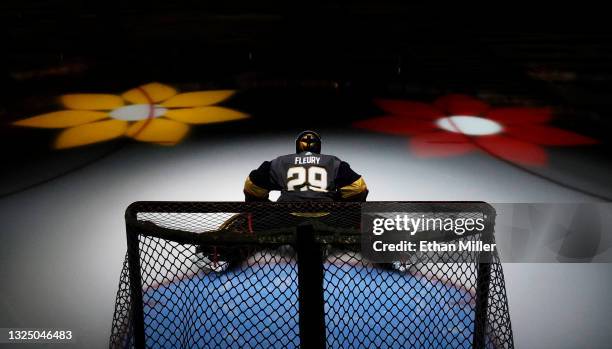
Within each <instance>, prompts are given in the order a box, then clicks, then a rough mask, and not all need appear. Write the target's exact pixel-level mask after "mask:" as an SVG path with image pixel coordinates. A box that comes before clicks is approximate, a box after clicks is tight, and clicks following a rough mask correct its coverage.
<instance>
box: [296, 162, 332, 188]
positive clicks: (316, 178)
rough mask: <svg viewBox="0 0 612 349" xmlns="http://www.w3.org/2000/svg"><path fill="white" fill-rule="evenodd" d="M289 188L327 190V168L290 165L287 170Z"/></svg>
mask: <svg viewBox="0 0 612 349" xmlns="http://www.w3.org/2000/svg"><path fill="white" fill-rule="evenodd" d="M287 190H289V191H295V190H300V191H307V190H312V191H320V192H326V191H327V170H326V169H324V168H323V167H317V166H311V167H309V168H305V167H290V168H289V170H287Z"/></svg>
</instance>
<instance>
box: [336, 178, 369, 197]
mask: <svg viewBox="0 0 612 349" xmlns="http://www.w3.org/2000/svg"><path fill="white" fill-rule="evenodd" d="M366 189H368V187H367V186H366V183H365V181H364V180H363V177H359V179H358V180H356V181H354V182H353V183H351V184H349V185H345V186H344V187H342V188H340V195H341V196H342V198H343V199H346V198H349V197H351V196H353V195H357V194H360V193H363V192H364V191H365V190H366Z"/></svg>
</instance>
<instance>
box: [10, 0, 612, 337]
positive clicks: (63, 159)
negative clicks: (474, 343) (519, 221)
mask: <svg viewBox="0 0 612 349" xmlns="http://www.w3.org/2000/svg"><path fill="white" fill-rule="evenodd" d="M556 6H558V5H555V7H550V8H534V7H532V6H529V7H526V6H523V5H518V4H496V6H483V7H476V6H475V5H472V6H471V7H469V8H468V7H464V6H462V5H458V4H454V5H446V4H443V3H440V4H436V5H435V6H434V5H430V6H425V5H407V4H402V3H401V2H374V1H357V2H351V3H349V2H343V1H332V2H327V3H325V2H311V3H300V4H291V5H290V4H284V3H267V4H264V3H258V2H249V1H235V2H231V3H229V2H228V3H226V2H223V3H212V2H197V1H191V2H187V3H183V4H181V5H178V4H171V3H166V2H159V1H152V2H146V3H139V4H125V3H122V2H117V1H107V2H99V3H88V2H85V1H62V2H60V1H35V2H20V1H5V2H3V3H2V4H1V5H0V26H1V28H2V33H3V34H4V35H3V38H4V40H3V44H2V54H1V55H0V62H1V65H0V86H1V94H0V148H1V151H2V171H1V172H0V178H1V181H0V222H2V226H1V227H2V228H1V229H0V265H1V267H0V278H1V280H2V284H1V286H0V328H63V329H71V330H72V331H73V332H74V334H75V342H74V343H72V344H66V346H70V345H72V346H74V347H84V348H102V347H108V346H109V338H111V326H113V324H116V321H117V319H116V318H115V319H114V318H113V316H114V314H115V315H116V313H115V310H116V309H115V302H116V300H117V295H118V293H117V290H118V287H120V286H121V285H125V284H123V283H122V284H120V280H124V279H125V278H124V277H125V276H126V275H124V274H122V270H124V271H125V269H122V268H123V267H124V265H123V263H124V259H125V256H126V250H127V241H126V222H125V217H124V214H125V210H126V208H127V207H128V206H129V205H130V204H131V203H133V202H135V201H194V202H196V201H197V202H201V201H242V200H243V199H244V196H243V192H242V189H243V184H244V180H245V178H246V176H247V175H248V174H249V172H250V171H251V170H252V169H254V168H256V167H257V166H259V165H260V164H261V163H262V161H265V160H270V159H272V158H275V157H276V156H278V155H282V154H288V153H291V152H293V151H294V149H295V148H294V140H295V136H296V135H297V134H298V133H299V132H300V131H302V130H304V129H315V130H317V131H319V132H320V134H321V136H322V138H323V150H322V151H323V153H328V154H333V155H337V156H339V157H340V158H342V159H343V160H346V161H347V162H349V163H350V164H351V167H352V168H353V169H354V170H355V171H356V172H358V173H359V174H361V175H362V176H363V177H364V178H365V181H366V182H367V185H368V188H369V190H370V194H369V196H368V200H369V201H485V202H488V203H492V204H493V206H495V204H509V203H517V204H576V203H588V204H597V205H603V206H605V205H607V204H608V203H609V201H610V200H611V199H612V183H611V181H610V178H612V163H611V162H610V158H611V157H610V155H611V150H612V149H611V148H610V137H609V135H608V132H610V131H611V130H612V119H611V118H610V116H611V115H612V99H611V98H610V94H611V93H612V32H611V31H610V28H609V19H608V18H607V17H606V16H607V13H606V10H603V9H589V10H588V11H586V10H582V9H580V8H569V7H568V8H560V9H559V8H557V7H556ZM575 6H576V7H578V5H575ZM459 130H460V131H459ZM603 206H602V207H603ZM496 207H497V206H496ZM605 207H608V211H607V212H611V211H609V209H610V208H609V206H605ZM225 218H229V217H225ZM501 218H503V215H500V211H499V209H498V223H497V224H498V225H499V224H500V223H499V221H500V219H501ZM546 224H549V225H550V226H553V225H554V222H547V223H546ZM496 234H497V237H498V238H499V237H500V234H502V233H501V232H500V231H499V230H497V231H496ZM609 235H610V230H609V228H608V226H606V225H605V224H602V225H601V226H599V227H598V228H597V231H596V232H595V233H594V234H591V235H589V238H590V239H591V238H594V237H593V236H596V237H595V238H594V239H596V240H597V241H598V243H599V244H598V246H599V250H597V251H593V252H592V253H591V254H589V255H581V256H580V258H581V259H580V261H581V262H582V263H558V262H556V263H510V262H509V261H510V260H505V258H504V257H505V255H504V251H501V264H499V265H503V274H504V277H505V293H504V294H503V297H507V304H508V308H509V312H507V311H504V312H501V314H502V315H501V316H502V318H504V319H505V317H504V316H509V320H511V323H512V337H513V341H514V346H515V347H516V348H609V347H610V343H611V342H612V321H611V320H612V298H611V297H610V291H611V289H612V269H611V267H610V264H608V263H596V262H599V261H600V259H598V257H597V256H598V255H599V253H604V252H606V251H608V249H609V247H610V244H609V242H610V241H611V240H610V239H608V236H609ZM160 244H161V243H160ZM287 253H293V252H291V251H290V252H287V251H284V252H283V253H280V254H279V255H280V256H281V257H270V256H274V254H265V253H263V254H260V255H258V256H259V257H257V258H263V259H266V258H267V259H266V260H267V261H269V259H270V258H272V259H273V258H280V259H281V260H276V261H275V262H274V263H272V264H270V263H268V264H261V265H260V264H258V262H257V259H255V260H252V261H251V262H252V263H255V264H258V267H257V268H256V269H253V270H251V271H250V272H251V273H253V274H252V275H251V274H248V275H246V276H245V275H243V276H241V277H243V279H240V278H238V279H235V280H233V281H232V279H231V278H229V277H228V276H227V275H222V274H220V276H218V277H217V278H216V279H214V280H212V281H211V283H210V284H209V285H208V286H207V287H211V288H212V289H211V290H210V291H211V294H213V295H214V296H215V297H218V298H217V299H198V302H211V303H210V304H213V305H214V306H216V307H219V309H221V310H223V312H224V313H225V314H227V313H231V312H232V309H227V307H230V308H231V307H235V308H236V309H238V310H240V311H241V312H242V313H241V314H242V315H241V316H245V317H241V318H240V319H239V320H240V321H242V322H244V323H251V324H253V325H252V326H251V327H248V328H249V330H251V329H252V330H253V331H261V333H267V332H265V331H269V332H271V333H272V334H273V335H274V336H276V337H277V340H276V341H275V342H271V341H270V342H266V341H263V340H262V341H261V342H256V343H255V344H259V345H261V346H264V347H279V348H280V347H295V346H297V345H298V344H299V342H296V341H294V339H292V337H291V336H292V335H295V333H296V331H297V326H298V325H297V323H295V321H296V320H295V318H291V317H289V318H286V317H283V316H281V315H279V316H278V318H274V319H275V320H274V321H273V323H265V322H264V323H263V325H261V324H257V323H256V322H254V321H253V319H255V318H258V311H260V312H262V313H266V312H267V313H270V312H273V309H272V308H274V307H275V308H279V307H280V308H282V307H286V309H293V308H291V307H294V306H295V305H296V304H297V303H296V302H297V293H296V289H295V287H297V286H295V285H294V284H293V283H291V282H287V283H286V284H283V283H282V282H283V281H282V280H294V279H295V278H297V274H296V273H295V272H294V271H293V269H295V268H294V267H295V266H294V265H293V264H292V263H294V262H289V261H285V259H287V260H290V259H291V258H289V257H287V255H286V254H287ZM330 258H331V257H330ZM504 261H506V263H504ZM513 261H514V260H513ZM587 262H593V263H587ZM352 263H353V265H356V264H359V263H362V262H361V260H359V261H358V262H352ZM496 265H497V264H496ZM328 267H329V268H339V269H338V270H336V269H334V273H336V274H337V273H341V272H344V269H342V268H344V267H343V266H338V264H337V263H336V264H334V263H331V264H330V265H328ZM377 270H378V269H377ZM346 273H348V274H346V275H345V276H344V277H343V278H340V279H338V280H335V279H325V280H326V281H325V282H326V283H329V282H332V283H333V282H336V283H339V282H341V281H342V280H344V281H346V280H347V279H353V284H351V285H352V286H351V285H349V286H345V288H344V289H343V288H340V287H338V288H337V289H335V288H333V287H330V288H327V289H326V292H329V294H327V296H328V297H332V298H333V297H339V296H340V295H346V294H345V293H343V292H346V289H347V288H348V289H350V287H353V288H355V289H359V287H361V286H364V285H369V286H370V287H371V285H376V284H381V285H382V284H383V283H384V284H385V285H387V286H389V287H391V289H392V290H395V289H394V288H393V287H398V289H401V288H402V287H403V286H405V287H408V286H406V284H409V285H410V287H416V286H415V285H416V284H415V283H419V282H421V281H422V280H421V279H418V278H413V279H408V280H405V279H404V280H402V279H398V277H397V273H389V274H386V273H385V272H383V271H376V272H375V273H373V274H372V273H369V274H368V273H363V272H362V271H361V269H359V268H357V269H354V270H352V271H350V272H346ZM351 273H352V274H351ZM271 275H274V277H273V276H271ZM267 278H269V279H267ZM266 279H267V280H268V283H269V284H274V285H276V286H279V285H280V286H282V287H281V289H282V290H283V292H281V293H274V292H277V291H273V292H272V291H271V293H270V294H269V295H268V298H266V300H269V303H270V304H268V305H265V304H263V303H262V304H260V305H259V307H253V308H249V309H246V308H244V309H243V308H241V306H242V305H240V304H239V303H238V302H237V300H236V299H237V297H239V296H240V295H241V294H243V293H240V292H247V293H248V292H249V291H250V290H264V291H265V289H266V287H267V285H266V284H263V283H262V284H257V281H258V280H264V281H265V280H266ZM189 280H190V279H189ZM189 280H188V281H186V283H185V284H180V283H179V284H171V285H170V284H166V285H163V284H162V285H161V286H160V285H158V286H156V287H161V288H163V287H167V288H172V287H175V288H176V289H181V287H183V288H189V287H191V285H190V284H189V282H190V281H189ZM240 280H242V281H240ZM279 280H281V281H279ZM355 280H358V281H360V282H357V281H355ZM419 280H421V281H419ZM232 282H239V285H240V286H236V287H234V288H232V289H231V290H230V291H227V292H225V293H224V292H221V291H219V290H220V288H222V287H227V286H228V283H230V284H231V283H232ZM262 282H263V281H262ZM278 282H281V284H276V283H278ZM249 283H253V285H250V284H249ZM394 285H396V286H394ZM402 285H403V286H402ZM230 286H231V285H230ZM400 286H402V287H400ZM421 286H422V287H423V289H424V290H426V291H427V292H426V293H428V296H423V298H422V299H421V302H425V303H430V304H436V305H437V306H432V307H431V309H428V310H427V314H428V316H431V317H433V318H435V317H436V316H442V317H443V315H441V314H445V313H447V312H453V313H455V314H458V315H459V316H460V317H462V318H463V315H462V314H463V312H464V311H465V304H460V303H453V304H452V305H449V304H447V303H445V302H446V301H448V300H445V299H439V298H436V296H435V295H434V294H435V293H436V291H438V292H442V291H444V288H445V287H447V288H448V286H447V285H444V284H437V286H436V285H433V286H432V284H424V285H421ZM126 287H129V285H128V286H126ZM283 287H284V288H283ZM176 289H173V290H171V291H169V292H172V293H176V292H179V291H177V290H176ZM119 290H120V291H121V289H119ZM330 290H331V291H330ZM333 290H336V291H333ZM452 290H453V292H459V293H457V294H462V293H461V292H463V291H461V290H459V291H457V290H458V289H457V288H452ZM239 291H240V292H239ZM429 292H431V296H430V295H429V294H430V293H429ZM239 293H240V294H239ZM349 293H350V292H349ZM468 293H469V292H468ZM466 294H467V293H466ZM352 295H353V296H351V297H353V298H351V297H348V298H347V299H348V300H349V301H350V302H355V303H362V304H364V306H365V305H368V306H370V307H372V309H376V308H377V307H386V306H389V303H377V302H376V300H375V299H372V298H367V297H365V296H364V295H359V296H355V295H354V294H352ZM145 296H146V295H145ZM378 296H379V297H381V295H380V294H379V295H378ZM382 296H388V294H383V295H382ZM412 296H414V295H412ZM193 297H196V299H197V297H198V296H197V295H195V296H193ZM406 297H411V295H410V294H409V293H408V294H407V295H406ZM500 297H501V296H500ZM334 299H336V298H334ZM504 299H505V298H504ZM498 300H499V299H498ZM338 302H342V300H341V297H339V298H338ZM398 302H399V304H404V305H406V304H410V302H411V300H410V299H406V298H402V299H400V300H399V301H398ZM502 303H504V302H502V301H500V304H502ZM381 304H382V305H381ZM147 306H152V305H151V304H147ZM223 307H226V308H223ZM238 310H236V311H238ZM207 311H212V310H207V309H204V310H202V309H199V310H197V311H194V312H191V313H190V314H191V316H195V317H198V316H205V315H206V314H207V313H206V312H207ZM291 311H294V312H297V310H295V309H293V310H291ZM291 311H290V313H291ZM360 311H361V310H360ZM496 311H497V310H496ZM364 312H365V313H367V309H366V310H363V312H361V313H360V312H359V311H356V312H352V310H351V311H347V312H346V313H343V314H341V315H342V316H344V317H345V318H343V319H344V320H346V318H351V319H354V318H355V317H360V316H362V314H364ZM181 314H182V313H181ZM245 314H246V315H245ZM291 314H293V313H291ZM415 314H418V313H415ZM294 315H295V314H294ZM165 316H166V318H167V319H168V316H170V315H169V314H165ZM180 316H183V315H176V314H174V315H172V316H171V318H172V319H174V318H175V317H180ZM338 316H340V315H338ZM406 316H407V317H411V316H414V314H413V313H406ZM465 316H468V315H465ZM268 320H269V319H268ZM268 320H266V321H268ZM412 320H414V319H413V318H412ZM169 321H173V320H169ZM192 321H194V322H195V323H196V324H197V323H198V322H197V321H196V320H193V319H192ZM220 321H221V322H222V320H220ZM283 321H284V322H283ZM432 321H433V320H432ZM504 321H505V320H504ZM375 322H376V321H374V322H367V321H366V322H364V323H365V325H367V326H369V327H371V328H373V329H374V330H373V331H376V329H377V328H378V327H376V325H377V323H375ZM379 322H380V321H379ZM385 323H386V322H385V321H382V324H383V325H384V324H385ZM388 323H389V324H390V323H392V322H391V321H389V322H388ZM428 323H435V321H433V322H426V323H425V324H428ZM230 325H231V326H237V328H239V327H240V324H237V323H232V324H228V326H230ZM260 325H261V326H260ZM365 325H364V326H365ZM383 325H380V324H378V326H379V327H381V331H383V332H384V331H390V332H393V330H396V331H399V330H397V328H398V327H397V326H396V327H393V326H392V325H388V326H383ZM404 325H405V324H404ZM464 325H465V326H467V327H466V328H463V327H461V326H463V325H461V326H460V325H457V326H458V327H456V328H452V329H440V328H436V329H435V330H434V329H431V330H429V329H423V332H420V333H421V335H422V336H425V337H422V338H423V339H422V340H419V339H416V340H415V341H414V342H411V343H420V344H419V345H420V346H419V345H416V344H415V345H414V347H422V348H427V347H459V348H463V347H464V346H462V344H458V342H453V341H449V340H447V341H444V340H441V339H440V340H439V341H435V340H433V339H432V338H438V339H439V338H446V339H448V338H449V337H448V336H451V335H454V336H462V335H463V334H462V333H463V331H468V332H469V331H472V329H471V328H469V325H466V324H464ZM258 326H259V327H258ZM389 326H392V327H393V328H391V327H389ZM406 326H407V325H406ZM434 327H435V326H434ZM502 327H503V326H502ZM406 328H407V329H404V330H403V331H404V332H402V333H406V332H405V331H410V330H409V328H408V327H406ZM242 330H244V328H243V329H242ZM413 330H414V329H413ZM446 330H448V331H450V332H448V333H447V332H444V331H446ZM215 331H216V332H215ZM215 331H212V330H211V331H210V332H207V335H208V336H210V337H206V338H204V339H203V340H205V341H206V342H207V343H217V345H218V346H221V347H223V346H224V344H218V343H228V342H223V341H222V340H221V339H219V338H221V337H223V338H225V337H227V336H237V335H238V333H240V331H241V330H240V329H238V330H236V331H234V332H232V331H230V328H229V327H227V328H218V327H215ZM279 331H280V332H279ZM338 331H339V332H337V333H336V332H330V333H328V335H329V336H331V337H333V338H336V339H338V338H340V339H342V338H343V340H338V341H337V342H336V341H330V340H329V339H328V342H327V344H328V347H338V348H345V347H347V348H348V347H375V346H377V345H381V346H385V345H387V346H389V347H402V345H400V344H398V343H399V342H393V341H389V342H385V343H377V342H375V341H373V342H368V339H367V338H369V337H368V336H367V335H363V333H361V334H357V333H353V332H350V331H349V330H347V329H346V328H342V329H340V330H338ZM346 331H349V332H348V333H347V332H346ZM427 331H430V332H427ZM453 331H454V332H453ZM281 332H282V333H281ZM423 333H429V336H430V337H427V335H425V334H423ZM449 333H451V334H449ZM503 333H504V334H507V332H503ZM360 335H363V336H362V337H359V336H360ZM215 336H217V337H215ZM400 337H401V336H400ZM112 338H115V339H116V338H118V337H112ZM112 338H111V340H112ZM122 338H123V337H122ZM258 338H259V337H258ZM351 338H352V339H351ZM355 338H360V339H359V340H355ZM389 338H391V337H389ZM393 338H397V336H396V337H393ZM428 338H429V339H428ZM121 340H122V339H121ZM121 340H119V341H121ZM389 340H391V339H389ZM112 343H113V342H112ZM112 343H111V344H112ZM115 343H116V342H115ZM183 343H186V342H183ZM231 343H233V344H232V345H234V347H245V346H246V347H248V346H251V345H253V342H245V341H241V339H240V338H233V341H232V342H231ZM347 343H349V344H347ZM440 343H443V344H440ZM165 344H166V345H167V346H171V345H177V346H180V345H179V344H177V343H170V342H168V343H165ZM183 345H185V344H183ZM39 346H42V345H38V346H35V347H39ZM214 346H215V345H211V347H214ZM226 347H231V345H226ZM493 347H495V345H493Z"/></svg>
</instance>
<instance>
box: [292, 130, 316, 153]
mask: <svg viewBox="0 0 612 349" xmlns="http://www.w3.org/2000/svg"><path fill="white" fill-rule="evenodd" d="M304 151H309V152H311V153H316V154H320V153H321V136H319V134H318V133H316V132H315V131H303V132H302V133H300V134H299V135H298V136H297V138H296V139H295V152H296V153H301V152H304Z"/></svg>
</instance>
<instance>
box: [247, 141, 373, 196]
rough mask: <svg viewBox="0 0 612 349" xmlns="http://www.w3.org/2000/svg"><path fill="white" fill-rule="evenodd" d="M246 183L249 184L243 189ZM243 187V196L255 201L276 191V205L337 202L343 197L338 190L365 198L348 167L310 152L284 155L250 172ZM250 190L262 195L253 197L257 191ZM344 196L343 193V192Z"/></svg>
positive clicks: (358, 178)
mask: <svg viewBox="0 0 612 349" xmlns="http://www.w3.org/2000/svg"><path fill="white" fill-rule="evenodd" d="M249 182H251V184H250V185H247V184H248V183H249ZM355 183H358V184H357V185H356V184H355ZM247 184H245V194H248V193H247V192H251V193H254V194H255V195H256V196H259V197H261V196H263V194H265V197H266V198H267V192H268V191H270V190H279V191H280V192H281V195H280V197H279V199H278V201H313V200H318V201H334V200H341V199H342V198H343V197H346V195H343V190H342V188H350V190H351V191H352V192H351V193H350V194H354V193H353V192H357V191H359V192H360V193H361V192H363V191H365V192H366V195H367V189H366V188H365V182H363V179H362V178H361V176H360V175H359V174H357V173H355V172H354V171H353V170H352V169H351V167H350V166H349V164H348V163H346V162H345V161H342V160H340V159H339V158H337V157H335V156H332V155H325V154H316V153H311V152H302V153H298V154H288V155H283V156H279V157H277V158H276V159H274V160H272V161H265V162H264V163H263V164H261V166H259V168H257V169H256V170H253V171H251V173H250V175H249V178H247ZM253 185H254V186H253ZM249 186H250V187H249ZM357 186H358V187H359V188H357ZM253 187H256V188H257V189H263V190H265V192H262V191H259V193H257V189H255V190H251V189H252V188H253ZM356 188H357V189H356ZM344 192H345V193H346V192H347V191H346V189H345V190H344Z"/></svg>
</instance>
